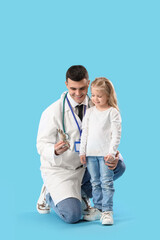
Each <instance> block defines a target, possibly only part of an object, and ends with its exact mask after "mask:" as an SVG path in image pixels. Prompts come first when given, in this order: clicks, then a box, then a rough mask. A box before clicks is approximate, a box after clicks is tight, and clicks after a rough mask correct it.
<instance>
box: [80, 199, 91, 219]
mask: <svg viewBox="0 0 160 240" xmlns="http://www.w3.org/2000/svg"><path fill="white" fill-rule="evenodd" d="M91 209H92V207H91V203H90V200H89V198H88V197H82V214H83V215H86V214H89V212H90V210H91Z"/></svg>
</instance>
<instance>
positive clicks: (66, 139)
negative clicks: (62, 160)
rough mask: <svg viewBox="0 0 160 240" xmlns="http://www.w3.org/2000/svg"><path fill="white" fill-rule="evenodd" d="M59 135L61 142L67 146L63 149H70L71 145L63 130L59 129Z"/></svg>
mask: <svg viewBox="0 0 160 240" xmlns="http://www.w3.org/2000/svg"><path fill="white" fill-rule="evenodd" d="M57 131H58V133H59V138H60V140H62V141H63V142H65V143H66V144H65V145H64V146H63V147H66V146H67V147H68V148H69V149H70V144H69V141H68V138H67V135H66V134H65V133H64V132H63V131H62V130H61V129H57Z"/></svg>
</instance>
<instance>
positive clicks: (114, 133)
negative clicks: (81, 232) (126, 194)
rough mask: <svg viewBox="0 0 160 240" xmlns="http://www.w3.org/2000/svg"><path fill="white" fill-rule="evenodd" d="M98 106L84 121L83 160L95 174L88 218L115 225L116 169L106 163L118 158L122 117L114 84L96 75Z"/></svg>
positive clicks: (94, 98) (94, 97)
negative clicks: (114, 171) (114, 181)
mask: <svg viewBox="0 0 160 240" xmlns="http://www.w3.org/2000/svg"><path fill="white" fill-rule="evenodd" d="M91 93H92V96H91V99H92V102H93V103H94V105H95V106H93V107H92V108H89V109H87V111H86V115H85V117H84V119H83V123H82V137H81V146H80V160H81V163H82V164H87V168H88V171H89V173H90V175H91V184H92V195H93V203H94V208H93V211H92V212H91V213H90V214H89V215H85V216H84V219H85V220H88V221H93V220H97V219H100V218H101V221H102V224H103V225H112V224H113V193H114V188H113V175H114V173H113V171H112V170H110V169H109V168H108V166H107V165H106V162H111V161H112V160H114V158H115V155H116V152H117V148H118V145H119V143H120V138H121V116H120V113H119V109H118V106H117V98H116V93H115V90H114V87H113V84H112V83H111V82H110V81H109V80H108V79H106V78H104V77H100V78H96V79H95V80H94V81H93V82H92V84H91Z"/></svg>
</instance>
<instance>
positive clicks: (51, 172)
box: [37, 93, 91, 204]
mask: <svg viewBox="0 0 160 240" xmlns="http://www.w3.org/2000/svg"><path fill="white" fill-rule="evenodd" d="M64 95H65V93H63V94H62V96H61V98H60V99H59V100H58V101H56V102H55V103H53V104H52V105H50V106H49V107H48V108H47V109H46V110H45V111H44V112H43V113H42V116H41V120H40V124H39V130H38V136H37V150H38V153H39V154H40V160H41V168H40V169H41V174H42V178H43V181H44V184H45V186H46V188H47V190H48V192H49V193H50V195H51V197H52V199H53V201H54V204H57V203H58V202H60V201H62V200H64V199H66V198H69V197H74V198H78V199H79V200H80V201H81V182H82V178H83V175H84V171H85V169H84V168H83V167H82V164H81V162H80V158H79V154H78V153H77V152H75V150H74V142H75V141H78V140H79V139H80V134H79V131H78V127H77V125H76V122H75V120H74V118H73V115H72V112H71V110H70V108H69V106H68V103H67V101H65V118H64V124H65V129H66V133H68V135H69V136H70V148H71V150H67V151H66V152H64V153H63V154H61V155H59V156H56V155H55V154H54V144H55V143H57V142H58V141H59V135H58V132H57V129H59V128H60V129H62V130H63V125H62V111H63V100H64ZM87 98H88V96H87ZM88 101H89V104H91V103H90V100H89V99H88ZM76 118H77V121H78V123H79V126H80V128H81V125H82V123H81V120H80V119H79V117H78V116H76Z"/></svg>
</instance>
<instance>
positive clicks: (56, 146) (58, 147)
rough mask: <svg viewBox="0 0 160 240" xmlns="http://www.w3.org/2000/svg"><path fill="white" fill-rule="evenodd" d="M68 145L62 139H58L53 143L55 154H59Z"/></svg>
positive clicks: (67, 147) (65, 149) (66, 148)
mask: <svg viewBox="0 0 160 240" xmlns="http://www.w3.org/2000/svg"><path fill="white" fill-rule="evenodd" d="M69 147H70V146H69V145H67V144H66V143H65V142H64V141H59V142H58V143H56V144H54V153H55V154H56V155H60V154H62V153H64V152H65V151H67V150H68V149H69Z"/></svg>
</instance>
